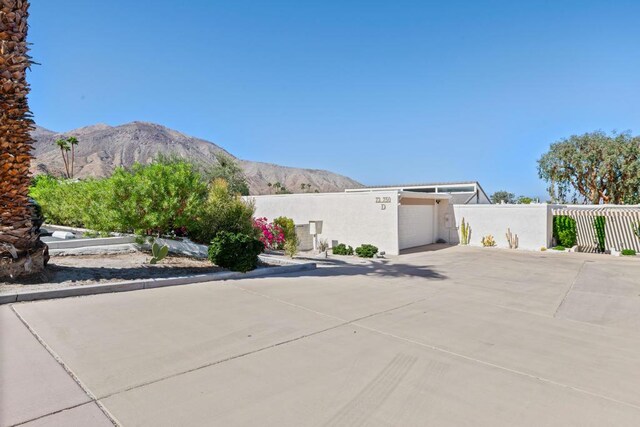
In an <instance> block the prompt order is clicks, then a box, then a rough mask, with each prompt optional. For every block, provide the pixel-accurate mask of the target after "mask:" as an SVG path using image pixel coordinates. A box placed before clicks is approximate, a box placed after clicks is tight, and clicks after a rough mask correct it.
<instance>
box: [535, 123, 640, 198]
mask: <svg viewBox="0 0 640 427" xmlns="http://www.w3.org/2000/svg"><path fill="white" fill-rule="evenodd" d="M538 175H539V176H540V178H542V179H544V180H545V181H546V182H547V183H548V191H549V195H550V196H551V199H552V200H553V201H555V202H560V203H567V202H572V203H593V204H599V203H615V204H624V203H626V204H635V203H640V137H637V136H636V137H634V136H632V135H631V133H630V132H623V133H616V132H613V133H611V135H608V134H606V133H604V132H602V131H596V132H591V133H585V134H583V135H572V136H570V137H569V138H565V139H561V140H560V141H557V142H555V143H553V144H551V147H550V148H549V151H548V152H547V153H545V154H544V155H543V156H542V157H540V159H539V160H538Z"/></svg>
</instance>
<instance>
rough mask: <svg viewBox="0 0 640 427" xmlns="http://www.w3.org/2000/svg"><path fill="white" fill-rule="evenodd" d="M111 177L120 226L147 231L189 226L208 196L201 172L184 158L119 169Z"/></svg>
mask: <svg viewBox="0 0 640 427" xmlns="http://www.w3.org/2000/svg"><path fill="white" fill-rule="evenodd" d="M109 180H110V181H111V182H112V185H113V195H114V197H113V198H111V199H110V200H109V206H108V207H109V208H110V209H111V210H112V211H114V212H116V214H117V221H118V222H119V224H120V226H121V227H122V228H126V229H128V230H129V231H134V230H136V231H141V232H142V233H146V234H154V235H166V234H168V233H169V232H171V231H173V230H174V229H176V228H180V227H185V228H187V229H188V228H189V227H190V226H192V225H193V221H194V218H195V217H196V216H197V213H198V212H199V211H200V209H201V208H202V204H203V201H204V200H205V199H206V195H207V185H206V184H205V182H204V181H203V180H202V178H201V176H200V174H198V173H197V172H196V170H195V169H194V167H193V165H192V164H191V163H188V162H186V161H184V160H176V159H169V160H166V159H164V160H161V161H154V162H153V163H151V164H149V165H141V164H139V163H135V164H134V165H133V167H132V168H131V170H125V169H124V168H117V169H116V170H115V172H114V173H113V175H112V176H111V178H109Z"/></svg>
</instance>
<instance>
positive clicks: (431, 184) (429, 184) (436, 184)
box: [345, 181, 480, 191]
mask: <svg viewBox="0 0 640 427" xmlns="http://www.w3.org/2000/svg"><path fill="white" fill-rule="evenodd" d="M445 185H447V186H461V185H477V186H478V187H480V183H479V182H478V181H453V182H426V183H412V184H397V185H365V186H362V187H358V188H347V189H345V191H362V190H369V189H377V188H380V189H382V188H389V189H394V188H409V187H442V186H445Z"/></svg>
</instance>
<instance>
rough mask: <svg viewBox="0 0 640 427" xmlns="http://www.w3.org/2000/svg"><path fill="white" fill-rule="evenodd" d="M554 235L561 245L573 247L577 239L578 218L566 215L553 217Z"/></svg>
mask: <svg viewBox="0 0 640 427" xmlns="http://www.w3.org/2000/svg"><path fill="white" fill-rule="evenodd" d="M553 237H555V239H556V243H558V245H560V246H564V247H568V248H571V247H573V246H575V244H576V242H577V241H578V239H577V227H576V220H575V219H573V218H571V217H570V216H566V215H557V216H554V217H553Z"/></svg>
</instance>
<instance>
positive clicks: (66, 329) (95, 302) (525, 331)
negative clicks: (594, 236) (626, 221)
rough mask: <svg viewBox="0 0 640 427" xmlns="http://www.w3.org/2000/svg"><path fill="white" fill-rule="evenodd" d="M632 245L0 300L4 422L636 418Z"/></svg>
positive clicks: (639, 290) (639, 411)
mask: <svg viewBox="0 0 640 427" xmlns="http://www.w3.org/2000/svg"><path fill="white" fill-rule="evenodd" d="M639 261H640V260H637V259H633V260H631V259H615V258H613V257H610V256H597V255H584V254H564V253H563V254H559V253H527V252H524V251H508V250H499V249H477V248H461V247H453V248H447V249H443V250H440V251H433V252H417V253H412V254H407V255H402V256H400V257H396V258H393V259H391V260H388V261H387V260H376V261H373V262H364V263H360V261H358V260H355V261H349V262H344V261H341V260H338V261H334V262H332V263H330V264H328V265H327V266H324V267H322V268H319V269H318V270H316V271H313V272H309V273H305V274H304V275H303V276H282V277H269V278H260V279H247V280H240V281H229V282H215V283H203V284H195V285H191V286H182V287H175V288H161V289H154V290H146V291H138V292H129V293H117V294H107V295H96V296H90V297H80V298H69V299H65V300H52V301H40V302H33V303H21V304H14V305H12V306H1V307H0V325H1V330H0V332H1V334H2V335H1V341H0V344H1V346H2V347H1V348H0V352H1V353H0V364H1V366H0V387H1V394H0V425H2V426H8V425H16V424H21V423H25V424H24V425H27V426H53V425H56V426H57V425H60V426H102V425H105V426H107V425H112V423H119V424H121V425H124V426H137V425H144V426H188V425H194V426H203V425H219V426H234V425H247V426H248V425H251V426H254V425H269V426H307V425H309V426H316V425H317V426H320V425H322V426H324V425H328V426H358V425H380V426H412V425H415V426H425V425H432V426H443V425H455V426H460V425H470V426H479V425H482V426H502V425H504V426H514V425H531V426H533V425H535V426H540V425H558V426H568V425H575V426H588V425H592V426H605V425H615V426H625V425H628V426H637V425H640V386H639V385H640V332H638V331H639V330H640V329H639V326H640V262H639Z"/></svg>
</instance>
